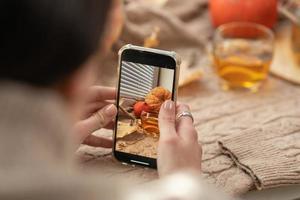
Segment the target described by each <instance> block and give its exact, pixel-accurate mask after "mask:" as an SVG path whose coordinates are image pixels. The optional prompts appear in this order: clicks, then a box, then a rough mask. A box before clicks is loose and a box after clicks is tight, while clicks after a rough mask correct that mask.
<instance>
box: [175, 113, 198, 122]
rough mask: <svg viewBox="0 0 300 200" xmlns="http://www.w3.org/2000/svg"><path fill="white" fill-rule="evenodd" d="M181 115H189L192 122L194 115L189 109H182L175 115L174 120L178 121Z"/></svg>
mask: <svg viewBox="0 0 300 200" xmlns="http://www.w3.org/2000/svg"><path fill="white" fill-rule="evenodd" d="M181 117H190V118H191V119H192V121H193V122H194V117H193V115H192V113H191V112H190V111H182V112H180V113H178V114H177V115H176V121H178V120H179V119H180V118H181Z"/></svg>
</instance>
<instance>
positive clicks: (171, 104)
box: [169, 101, 174, 110]
mask: <svg viewBox="0 0 300 200" xmlns="http://www.w3.org/2000/svg"><path fill="white" fill-rule="evenodd" d="M173 105H174V103H173V101H169V109H170V110H172V109H173Z"/></svg>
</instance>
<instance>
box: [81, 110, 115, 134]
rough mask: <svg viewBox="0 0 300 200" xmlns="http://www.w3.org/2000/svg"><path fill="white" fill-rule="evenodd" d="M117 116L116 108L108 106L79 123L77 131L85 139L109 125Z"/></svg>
mask: <svg viewBox="0 0 300 200" xmlns="http://www.w3.org/2000/svg"><path fill="white" fill-rule="evenodd" d="M116 114H117V108H116V106H115V105H113V104H110V105H107V106H105V107H103V108H102V109H100V110H98V111H97V112H96V113H94V114H93V115H92V116H91V117H89V118H87V119H85V120H82V121H80V122H78V123H77V124H76V126H75V129H76V130H77V131H79V135H80V137H81V138H83V139H84V138H86V137H87V136H88V135H89V134H91V133H93V132H94V131H96V130H98V129H100V128H102V127H105V126H106V125H107V124H109V123H110V122H111V121H112V120H113V119H114V118H115V116H116Z"/></svg>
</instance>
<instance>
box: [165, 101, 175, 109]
mask: <svg viewBox="0 0 300 200" xmlns="http://www.w3.org/2000/svg"><path fill="white" fill-rule="evenodd" d="M173 106H174V105H173V101H169V100H168V101H166V102H165V103H164V109H167V110H171V109H172V108H173Z"/></svg>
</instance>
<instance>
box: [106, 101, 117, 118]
mask: <svg viewBox="0 0 300 200" xmlns="http://www.w3.org/2000/svg"><path fill="white" fill-rule="evenodd" d="M105 114H106V115H108V116H112V115H114V114H115V108H114V105H113V104H110V105H109V106H107V107H106V108H105Z"/></svg>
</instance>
